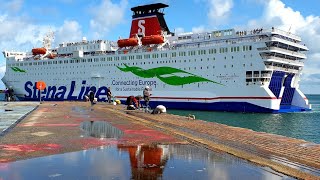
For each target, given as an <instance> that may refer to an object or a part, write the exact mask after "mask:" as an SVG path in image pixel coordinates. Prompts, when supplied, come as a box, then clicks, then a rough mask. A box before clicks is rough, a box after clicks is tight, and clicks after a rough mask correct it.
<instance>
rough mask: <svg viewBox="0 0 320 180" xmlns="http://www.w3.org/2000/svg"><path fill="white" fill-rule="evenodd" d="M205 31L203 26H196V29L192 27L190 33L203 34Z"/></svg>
mask: <svg viewBox="0 0 320 180" xmlns="http://www.w3.org/2000/svg"><path fill="white" fill-rule="evenodd" d="M205 31H206V29H205V27H204V26H198V27H193V28H192V32H193V33H203V32H205Z"/></svg>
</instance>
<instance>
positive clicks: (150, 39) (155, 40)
mask: <svg viewBox="0 0 320 180" xmlns="http://www.w3.org/2000/svg"><path fill="white" fill-rule="evenodd" d="M141 42H142V44H143V45H148V44H162V43H164V38H163V36H161V35H151V36H145V37H143V38H142V39H141Z"/></svg>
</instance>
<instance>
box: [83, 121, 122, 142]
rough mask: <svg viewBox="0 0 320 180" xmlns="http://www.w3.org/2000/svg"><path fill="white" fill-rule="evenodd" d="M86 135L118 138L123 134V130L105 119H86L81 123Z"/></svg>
mask: <svg viewBox="0 0 320 180" xmlns="http://www.w3.org/2000/svg"><path fill="white" fill-rule="evenodd" d="M80 127H81V129H82V130H83V131H84V132H85V134H84V135H85V136H91V137H95V138H116V139H119V138H121V137H122V136H123V132H122V131H121V130H120V129H118V128H116V127H114V126H112V125H111V124H110V123H108V122H105V121H85V122H82V123H81V124H80Z"/></svg>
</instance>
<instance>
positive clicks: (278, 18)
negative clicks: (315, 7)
mask: <svg viewBox="0 0 320 180" xmlns="http://www.w3.org/2000/svg"><path fill="white" fill-rule="evenodd" d="M257 2H259V3H261V4H262V5H264V11H263V15H262V17H261V18H259V19H253V20H251V21H249V23H248V25H249V27H250V28H251V27H252V28H257V27H261V26H263V27H268V28H270V27H277V28H279V29H282V30H285V31H289V30H290V32H291V33H293V34H297V35H299V36H301V37H302V41H303V43H304V44H306V45H307V47H308V48H309V49H310V51H309V52H308V54H307V56H308V59H307V60H306V62H305V67H304V70H303V74H304V75H303V76H302V81H301V83H302V84H311V83H319V79H317V78H315V76H314V74H316V73H318V72H319V67H320V51H319V48H318V47H320V17H319V16H314V15H309V16H303V15H302V14H301V13H300V12H299V11H296V10H294V9H292V8H291V7H287V6H286V5H285V4H284V3H283V2H282V1H281V0H267V1H260V0H257ZM304 81H305V82H307V83H303V82H304ZM318 91H319V90H318Z"/></svg>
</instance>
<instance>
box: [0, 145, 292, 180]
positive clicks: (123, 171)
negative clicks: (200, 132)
mask: <svg viewBox="0 0 320 180" xmlns="http://www.w3.org/2000/svg"><path fill="white" fill-rule="evenodd" d="M0 167H1V163H0ZM3 167H4V168H0V179H1V178H2V179H12V177H14V178H13V179H19V177H23V178H22V179H52V178H55V177H56V178H57V179H204V180H205V179H290V177H287V176H285V175H282V174H279V173H277V172H274V171H272V170H270V169H267V168H263V167H258V166H254V165H252V164H249V163H247V162H246V161H243V160H240V159H238V158H234V157H233V156H230V155H228V154H221V153H216V152H212V151H208V150H206V149H202V148H198V147H196V146H191V145H153V146H144V145H141V146H124V145H118V146H107V147H100V148H98V149H90V150H85V151H79V152H73V153H65V154H59V155H53V156H47V157H42V158H35V159H29V160H24V161H17V162H13V163H8V164H6V166H3Z"/></svg>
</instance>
